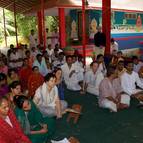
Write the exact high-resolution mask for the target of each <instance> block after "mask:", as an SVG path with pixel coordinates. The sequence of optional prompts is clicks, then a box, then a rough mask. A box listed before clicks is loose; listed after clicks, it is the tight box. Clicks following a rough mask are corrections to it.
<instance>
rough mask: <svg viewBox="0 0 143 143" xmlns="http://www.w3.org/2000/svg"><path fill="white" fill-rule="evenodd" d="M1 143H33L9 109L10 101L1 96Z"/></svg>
mask: <svg viewBox="0 0 143 143" xmlns="http://www.w3.org/2000/svg"><path fill="white" fill-rule="evenodd" d="M0 143H31V141H30V140H29V139H28V137H26V136H25V135H24V133H23V132H22V130H21V128H20V125H19V123H18V121H17V119H16V117H15V115H14V113H13V112H12V110H11V109H10V108H9V103H8V99H7V98H6V97H4V96H0Z"/></svg>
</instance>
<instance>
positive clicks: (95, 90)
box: [87, 86, 99, 96]
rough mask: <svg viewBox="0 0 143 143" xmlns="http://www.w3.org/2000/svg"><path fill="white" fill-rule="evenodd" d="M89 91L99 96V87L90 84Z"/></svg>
mask: <svg viewBox="0 0 143 143" xmlns="http://www.w3.org/2000/svg"><path fill="white" fill-rule="evenodd" d="M87 92H88V93H90V94H93V95H96V96H99V89H96V88H95V87H91V86H88V87H87Z"/></svg>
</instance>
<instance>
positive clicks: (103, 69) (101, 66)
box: [97, 63, 107, 76]
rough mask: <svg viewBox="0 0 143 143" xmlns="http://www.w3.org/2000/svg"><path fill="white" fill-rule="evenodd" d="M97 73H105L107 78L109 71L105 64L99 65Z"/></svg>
mask: <svg viewBox="0 0 143 143" xmlns="http://www.w3.org/2000/svg"><path fill="white" fill-rule="evenodd" d="M97 72H99V73H100V72H101V73H103V75H104V76H106V73H107V70H106V66H105V64H104V63H100V64H99V67H98V69H97Z"/></svg>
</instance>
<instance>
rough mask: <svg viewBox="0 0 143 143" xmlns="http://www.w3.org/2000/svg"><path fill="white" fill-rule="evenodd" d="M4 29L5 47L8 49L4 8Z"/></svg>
mask: <svg viewBox="0 0 143 143" xmlns="http://www.w3.org/2000/svg"><path fill="white" fill-rule="evenodd" d="M3 27H4V39H5V46H6V47H7V37H6V24H5V12H4V8H3Z"/></svg>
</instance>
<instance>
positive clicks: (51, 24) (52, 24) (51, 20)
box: [45, 16, 59, 31]
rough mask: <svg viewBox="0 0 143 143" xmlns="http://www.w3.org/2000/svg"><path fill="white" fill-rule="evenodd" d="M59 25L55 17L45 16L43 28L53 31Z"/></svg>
mask: <svg viewBox="0 0 143 143" xmlns="http://www.w3.org/2000/svg"><path fill="white" fill-rule="evenodd" d="M58 25H59V19H58V17H57V16H46V21H45V26H46V27H47V28H49V29H50V31H54V30H55V29H57V27H58Z"/></svg>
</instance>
